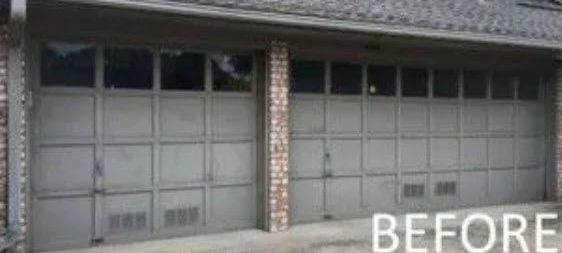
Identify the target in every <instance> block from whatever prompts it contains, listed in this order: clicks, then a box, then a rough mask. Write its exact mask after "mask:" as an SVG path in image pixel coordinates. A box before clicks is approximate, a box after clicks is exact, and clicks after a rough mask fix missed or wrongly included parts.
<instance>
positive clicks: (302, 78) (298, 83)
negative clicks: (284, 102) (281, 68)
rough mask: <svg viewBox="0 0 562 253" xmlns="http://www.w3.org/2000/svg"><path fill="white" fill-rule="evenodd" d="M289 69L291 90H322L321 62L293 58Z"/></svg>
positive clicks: (312, 91) (319, 91)
mask: <svg viewBox="0 0 562 253" xmlns="http://www.w3.org/2000/svg"><path fill="white" fill-rule="evenodd" d="M291 71H292V72H291V73H292V76H291V91H292V92H302V93H323V92H324V63H323V62H318V61H301V60H294V61H292V62H291Z"/></svg>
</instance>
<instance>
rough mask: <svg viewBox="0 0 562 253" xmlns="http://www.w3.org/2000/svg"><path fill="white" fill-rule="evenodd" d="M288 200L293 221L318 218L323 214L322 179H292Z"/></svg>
mask: <svg viewBox="0 0 562 253" xmlns="http://www.w3.org/2000/svg"><path fill="white" fill-rule="evenodd" d="M290 201H291V205H290V206H291V212H292V215H293V217H292V218H293V219H294V220H295V221H297V222H298V221H309V220H317V219H320V218H321V217H322V215H323V214H324V180H323V179H299V180H293V181H292V182H291V200H290Z"/></svg>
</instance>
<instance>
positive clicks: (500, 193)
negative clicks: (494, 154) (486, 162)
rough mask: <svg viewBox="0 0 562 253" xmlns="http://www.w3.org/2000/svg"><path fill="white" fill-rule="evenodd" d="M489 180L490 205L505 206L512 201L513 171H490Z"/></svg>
mask: <svg viewBox="0 0 562 253" xmlns="http://www.w3.org/2000/svg"><path fill="white" fill-rule="evenodd" d="M489 180H490V191H489V194H490V198H489V199H490V202H491V203H492V204H505V203H509V202H511V201H512V200H513V190H514V189H513V180H514V171H513V170H492V171H490V179H489Z"/></svg>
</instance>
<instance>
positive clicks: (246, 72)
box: [210, 54, 252, 91]
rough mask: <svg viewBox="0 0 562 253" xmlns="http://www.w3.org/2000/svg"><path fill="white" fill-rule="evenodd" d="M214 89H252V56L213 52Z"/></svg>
mask: <svg viewBox="0 0 562 253" xmlns="http://www.w3.org/2000/svg"><path fill="white" fill-rule="evenodd" d="M210 58H211V64H212V68H213V90H216V91H251V89H252V58H251V57H250V56H241V55H226V54H212V55H211V56H210Z"/></svg>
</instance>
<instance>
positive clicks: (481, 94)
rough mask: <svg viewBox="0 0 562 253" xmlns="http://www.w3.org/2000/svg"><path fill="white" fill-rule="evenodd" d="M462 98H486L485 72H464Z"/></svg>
mask: <svg viewBox="0 0 562 253" xmlns="http://www.w3.org/2000/svg"><path fill="white" fill-rule="evenodd" d="M463 76H464V77H463V78H464V83H463V93H464V98H486V93H487V92H486V90H487V88H486V87H487V82H486V74H485V73H484V72H478V71H466V72H464V75H463Z"/></svg>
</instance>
